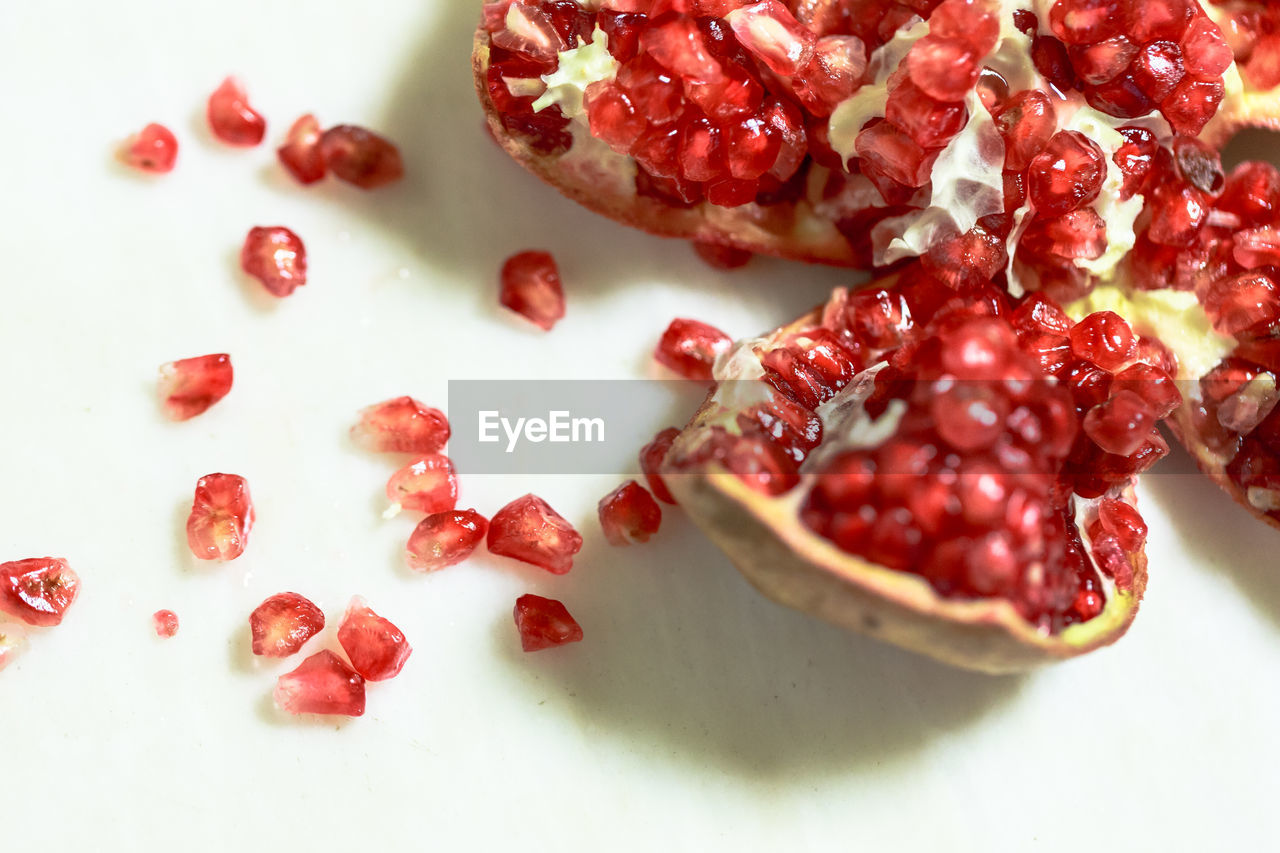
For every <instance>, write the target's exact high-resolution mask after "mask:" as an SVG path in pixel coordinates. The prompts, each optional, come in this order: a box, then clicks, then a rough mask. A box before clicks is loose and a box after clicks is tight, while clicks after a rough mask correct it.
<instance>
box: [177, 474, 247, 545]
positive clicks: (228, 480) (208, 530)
mask: <svg viewBox="0 0 1280 853" xmlns="http://www.w3.org/2000/svg"><path fill="white" fill-rule="evenodd" d="M253 522H254V511H253V500H252V498H250V496H249V483H248V482H247V481H246V480H245V478H244V477H241V476H239V475H237V474H208V475H206V476H204V477H201V478H200V480H199V481H198V482H197V483H196V494H195V500H194V502H193V503H192V505H191V514H190V515H189V516H188V517H187V546H188V547H189V548H190V549H191V553H192V554H194V555H195V556H196V559H199V560H234V559H235V558H237V557H239V556H240V555H241V554H243V553H244V549H245V547H246V546H247V545H248V544H249V532H250V531H251V530H252V529H253Z"/></svg>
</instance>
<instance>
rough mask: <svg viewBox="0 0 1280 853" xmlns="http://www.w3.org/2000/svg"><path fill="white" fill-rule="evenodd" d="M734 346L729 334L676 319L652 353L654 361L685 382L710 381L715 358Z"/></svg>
mask: <svg viewBox="0 0 1280 853" xmlns="http://www.w3.org/2000/svg"><path fill="white" fill-rule="evenodd" d="M732 344H733V340H732V339H730V337H729V336H728V335H726V334H725V333H724V332H722V331H720V330H719V329H717V328H716V327H715V326H711V325H708V324H707V323H703V322H701V321H699V320H687V319H684V318H680V317H677V318H676V319H674V320H672V321H671V325H670V326H667V330H666V331H665V332H663V333H662V338H661V340H659V341H658V346H657V348H656V349H655V350H654V351H653V357H654V359H655V360H656V361H657V362H658V363H659V364H661V365H663V366H664V367H668V368H670V369H671V370H673V371H674V372H676V373H678V374H679V375H680V376H682V377H684V378H685V379H695V380H702V381H705V380H709V379H710V378H711V368H712V366H713V365H714V364H715V362H716V357H717V356H719V355H720V354H721V353H723V352H726V351H727V350H728V349H729V347H730V346H731V345H732Z"/></svg>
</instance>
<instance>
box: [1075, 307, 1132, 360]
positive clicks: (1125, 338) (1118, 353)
mask: <svg viewBox="0 0 1280 853" xmlns="http://www.w3.org/2000/svg"><path fill="white" fill-rule="evenodd" d="M1068 334H1069V335H1070V337H1071V351H1072V352H1074V353H1075V354H1076V356H1077V357H1079V358H1082V359H1085V360H1086V361H1089V362H1091V363H1093V364H1096V365H1097V366H1098V367H1101V368H1102V369H1103V370H1107V371H1112V370H1118V369H1119V368H1121V367H1123V366H1124V365H1125V364H1127V363H1128V362H1130V361H1132V360H1133V358H1134V356H1136V355H1137V354H1138V339H1137V337H1135V336H1134V334H1133V329H1131V328H1129V324H1128V323H1126V322H1125V320H1124V318H1123V317H1121V316H1120V315H1119V314H1117V313H1115V312H1114V311H1098V312H1096V313H1094V314H1090V315H1089V316H1088V317H1086V318H1084V319H1083V320H1081V321H1080V322H1079V323H1077V324H1076V325H1074V326H1072V327H1071V331H1070V332H1069V333H1068Z"/></svg>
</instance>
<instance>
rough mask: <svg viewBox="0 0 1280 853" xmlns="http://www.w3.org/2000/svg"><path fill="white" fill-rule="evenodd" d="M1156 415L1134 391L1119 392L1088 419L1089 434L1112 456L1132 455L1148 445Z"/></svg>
mask: <svg viewBox="0 0 1280 853" xmlns="http://www.w3.org/2000/svg"><path fill="white" fill-rule="evenodd" d="M1156 420H1157V418H1156V413H1155V412H1154V411H1153V410H1152V408H1151V406H1150V405H1149V404H1148V403H1147V401H1146V400H1144V399H1142V398H1141V397H1139V396H1138V395H1137V394H1135V393H1134V392H1133V391H1117V392H1115V393H1114V394H1112V396H1111V399H1109V400H1107V401H1106V402H1105V403H1103V404H1102V405H1100V406H1095V407H1094V408H1092V409H1090V410H1089V413H1088V414H1086V415H1085V416H1084V432H1085V435H1087V436H1089V438H1091V439H1093V442H1094V444H1096V445H1098V446H1099V447H1101V448H1102V449H1103V450H1105V451H1107V452H1108V453H1114V454H1116V455H1117V456H1129V455H1130V454H1132V453H1136V452H1137V450H1138V449H1139V448H1140V447H1142V445H1143V444H1144V443H1146V441H1147V439H1148V437H1150V435H1151V430H1152V429H1153V428H1154V427H1155V425H1156Z"/></svg>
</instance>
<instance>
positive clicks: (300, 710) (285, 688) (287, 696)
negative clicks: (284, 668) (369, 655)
mask: <svg viewBox="0 0 1280 853" xmlns="http://www.w3.org/2000/svg"><path fill="white" fill-rule="evenodd" d="M275 700H276V705H278V706H279V707H280V710H282V711H285V712H286V713H289V714H329V715H339V716H345V717H359V716H361V715H362V714H364V679H363V678H361V677H360V673H358V672H356V671H355V670H354V669H352V668H351V667H350V666H348V665H347V663H346V661H344V660H343V659H342V658H340V657H338V656H337V655H335V654H334V653H333V652H331V651H329V650H328V649H325V650H324V651H322V652H317V653H316V654H314V655H312V656H311V657H309V658H307V659H306V660H304V661H303V662H302V663H301V664H299V666H298V668H297V669H295V670H294V671H293V672H289V673H286V674H285V675H282V676H280V678H279V679H278V680H277V681H276V689H275Z"/></svg>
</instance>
